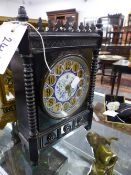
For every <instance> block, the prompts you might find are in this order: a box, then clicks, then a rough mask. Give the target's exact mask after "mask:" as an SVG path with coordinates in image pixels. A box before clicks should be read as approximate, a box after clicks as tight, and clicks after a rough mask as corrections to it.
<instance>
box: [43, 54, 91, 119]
mask: <svg viewBox="0 0 131 175" xmlns="http://www.w3.org/2000/svg"><path fill="white" fill-rule="evenodd" d="M51 70H52V72H51V73H49V74H48V75H47V77H46V79H45V80H44V85H43V89H42V90H43V105H44V108H45V110H46V111H47V112H48V114H49V115H50V116H51V117H53V118H65V117H68V116H70V115H72V114H73V113H74V112H75V111H76V110H77V109H78V108H79V107H80V106H81V105H82V104H83V102H84V101H85V98H86V96H87V92H88V88H89V70H88V66H87V64H86V62H85V61H84V59H83V58H82V57H81V56H77V55H67V56H65V57H64V58H63V59H61V60H60V61H59V62H57V63H56V64H55V65H54V66H53V67H52V69H51Z"/></svg>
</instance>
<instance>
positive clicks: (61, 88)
mask: <svg viewBox="0 0 131 175" xmlns="http://www.w3.org/2000/svg"><path fill="white" fill-rule="evenodd" d="M75 77H76V76H75V74H73V73H71V72H67V73H64V74H63V75H62V76H61V77H60V78H59V80H58V81H57V83H56V86H55V96H56V98H57V99H58V100H59V101H62V102H65V101H68V100H69V99H70V98H71V97H72V96H73V95H74V94H75V92H76V89H77V86H76V87H75V88H72V87H71V83H72V82H73V80H74V79H75Z"/></svg>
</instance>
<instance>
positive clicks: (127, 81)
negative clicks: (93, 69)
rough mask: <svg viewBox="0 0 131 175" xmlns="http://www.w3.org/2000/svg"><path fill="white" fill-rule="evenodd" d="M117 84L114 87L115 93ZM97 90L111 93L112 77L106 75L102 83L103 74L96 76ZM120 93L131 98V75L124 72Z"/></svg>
mask: <svg viewBox="0 0 131 175" xmlns="http://www.w3.org/2000/svg"><path fill="white" fill-rule="evenodd" d="M116 85H117V82H116V83H115V88H114V94H115V92H116ZM95 90H96V91H97V92H101V93H105V94H106V93H109V94H110V93H111V84H110V77H107V76H106V77H104V79H103V83H102V84H101V75H97V76H96V89H95ZM118 94H119V95H124V96H125V97H126V98H131V75H128V74H123V75H122V78H121V83H120V88H119V93H118Z"/></svg>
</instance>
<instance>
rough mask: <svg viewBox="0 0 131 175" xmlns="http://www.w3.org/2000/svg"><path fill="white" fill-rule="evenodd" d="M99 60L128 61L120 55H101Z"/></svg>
mask: <svg viewBox="0 0 131 175" xmlns="http://www.w3.org/2000/svg"><path fill="white" fill-rule="evenodd" d="M98 58H99V59H100V60H102V61H118V60H125V59H127V58H126V57H123V56H119V55H99V56H98Z"/></svg>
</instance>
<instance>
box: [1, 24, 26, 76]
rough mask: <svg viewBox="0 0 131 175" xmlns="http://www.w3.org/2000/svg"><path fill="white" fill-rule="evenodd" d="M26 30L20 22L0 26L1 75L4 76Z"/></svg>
mask: <svg viewBox="0 0 131 175" xmlns="http://www.w3.org/2000/svg"><path fill="white" fill-rule="evenodd" d="M26 28H27V25H24V24H22V23H20V22H14V23H13V22H4V23H3V24H2V25H1V26H0V74H4V72H5V70H6V68H7V66H8V64H9V62H10V60H11V58H12V57H13V55H14V53H15V51H16V49H17V47H18V45H19V43H20V41H21V39H22V37H23V35H24V33H25V31H26Z"/></svg>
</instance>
